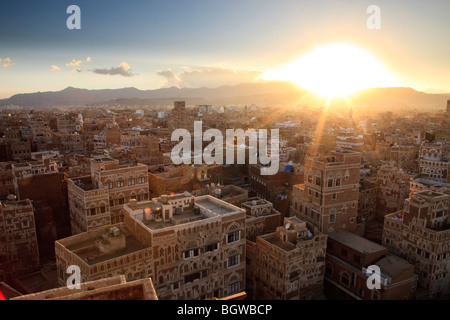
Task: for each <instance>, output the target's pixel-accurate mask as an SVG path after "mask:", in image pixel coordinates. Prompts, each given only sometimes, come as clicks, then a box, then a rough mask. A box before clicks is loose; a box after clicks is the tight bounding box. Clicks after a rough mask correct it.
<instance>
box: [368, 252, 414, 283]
mask: <svg viewBox="0 0 450 320" xmlns="http://www.w3.org/2000/svg"><path fill="white" fill-rule="evenodd" d="M376 264H377V266H379V267H380V269H381V272H382V273H383V274H385V275H387V276H389V277H391V278H392V279H395V278H396V277H397V276H399V275H400V274H401V273H403V272H404V271H406V270H409V269H411V268H414V266H413V265H412V264H410V263H408V262H407V261H406V260H404V259H402V258H399V257H397V256H394V255H388V256H386V257H384V258H383V259H380V260H378V261H377V263H376Z"/></svg>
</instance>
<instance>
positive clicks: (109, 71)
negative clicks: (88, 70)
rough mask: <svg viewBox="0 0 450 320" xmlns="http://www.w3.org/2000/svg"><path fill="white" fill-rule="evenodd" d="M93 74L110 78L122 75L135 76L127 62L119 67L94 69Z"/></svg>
mask: <svg viewBox="0 0 450 320" xmlns="http://www.w3.org/2000/svg"><path fill="white" fill-rule="evenodd" d="M92 72H94V73H97V74H104V75H110V76H115V75H120V76H123V77H132V76H135V74H134V73H132V71H131V67H130V66H129V65H128V63H126V62H122V63H121V64H119V65H118V66H117V67H112V68H103V69H102V68H98V69H94V70H93V71H92Z"/></svg>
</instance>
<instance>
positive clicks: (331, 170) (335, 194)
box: [291, 151, 361, 233]
mask: <svg viewBox="0 0 450 320" xmlns="http://www.w3.org/2000/svg"><path fill="white" fill-rule="evenodd" d="M360 163H361V154H360V153H359V152H354V151H335V152H332V153H331V154H330V155H328V156H322V157H308V158H307V159H306V161H305V169H304V174H305V179H304V184H298V185H295V186H294V188H293V192H292V204H291V215H295V216H298V217H299V218H300V220H302V221H305V222H307V223H310V224H311V225H313V226H314V227H316V228H317V229H318V230H319V231H320V232H324V233H326V232H331V231H333V230H337V229H347V230H350V231H355V230H356V225H357V223H356V218H357V210H358V195H359V177H360V176H359V168H360Z"/></svg>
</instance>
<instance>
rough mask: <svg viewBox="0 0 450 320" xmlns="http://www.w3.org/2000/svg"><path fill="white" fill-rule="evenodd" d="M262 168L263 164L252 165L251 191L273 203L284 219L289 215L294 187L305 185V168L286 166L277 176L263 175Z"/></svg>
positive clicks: (250, 171) (250, 170)
mask: <svg viewBox="0 0 450 320" xmlns="http://www.w3.org/2000/svg"><path fill="white" fill-rule="evenodd" d="M261 167H262V165H261V164H252V165H250V167H249V182H250V190H251V191H252V193H253V194H255V196H257V197H260V198H263V199H266V200H268V201H269V202H271V203H273V205H274V207H275V209H277V210H278V211H280V213H281V215H282V219H283V218H284V217H287V216H288V215H289V205H290V202H291V197H292V186H294V185H296V184H299V183H303V177H304V176H303V170H302V169H303V168H301V167H299V166H294V165H286V166H282V167H281V168H280V170H279V171H278V172H277V173H276V174H273V175H262V174H261Z"/></svg>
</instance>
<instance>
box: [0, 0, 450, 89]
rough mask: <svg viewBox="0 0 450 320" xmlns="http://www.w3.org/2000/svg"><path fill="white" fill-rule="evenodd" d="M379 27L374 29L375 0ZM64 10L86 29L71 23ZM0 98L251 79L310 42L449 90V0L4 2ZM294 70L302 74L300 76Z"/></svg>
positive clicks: (407, 80)
mask: <svg viewBox="0 0 450 320" xmlns="http://www.w3.org/2000/svg"><path fill="white" fill-rule="evenodd" d="M373 4H375V5H377V6H378V7H379V8H380V18H381V20H380V21H381V29H379V30H369V29H368V28H367V24H366V21H367V19H368V18H369V16H370V14H368V13H367V8H368V7H369V6H370V5H373ZM70 5H77V6H79V8H80V9H81V29H80V30H69V29H68V28H67V25H66V21H67V19H68V18H69V17H70V14H68V13H67V12H66V10H67V8H68V7H69V6H70ZM0 7H1V10H0V98H8V97H10V96H11V95H13V94H17V93H26V92H37V91H58V90H62V89H64V88H66V87H69V86H72V87H77V88H87V89H105V88H124V87H136V88H138V89H142V90H147V89H157V88H160V87H168V86H173V85H174V86H178V87H204V86H206V87H218V86H221V85H235V84H238V83H241V82H250V81H253V80H255V79H257V78H258V77H259V76H260V75H262V74H264V73H265V72H267V71H270V70H275V69H277V68H278V67H280V66H283V65H286V64H289V62H291V61H295V59H297V58H298V57H300V56H302V55H305V54H306V53H308V52H310V51H311V50H313V49H314V48H315V47H318V46H321V45H326V44H327V43H330V42H346V43H351V44H352V45H354V46H356V47H359V48H363V49H364V50H367V51H368V52H370V53H371V54H373V55H374V56H376V57H377V59H379V61H381V62H382V63H383V65H384V66H386V67H387V68H388V69H389V70H390V71H392V73H394V74H395V75H397V76H398V78H399V79H401V81H400V84H401V86H408V87H412V88H414V89H416V90H420V91H427V92H450V59H449V57H450V41H449V39H450V19H449V18H448V15H449V13H450V0H433V1H425V0H423V1H419V0H398V1H392V0H368V1H364V0H360V1H357V0H340V1H337V0H317V1H302V0H276V1H275V0H270V1H269V0H227V1H223V0H221V1H217V0H184V1H178V0H164V1H148V0H146V1H144V0H129V1H116V0H95V1H92V0H91V1H84V0H83V1H80V0H71V1H65V0H54V1H47V0H40V1H23V0H13V1H12V0H2V3H1V4H0ZM299 72H301V71H299Z"/></svg>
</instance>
